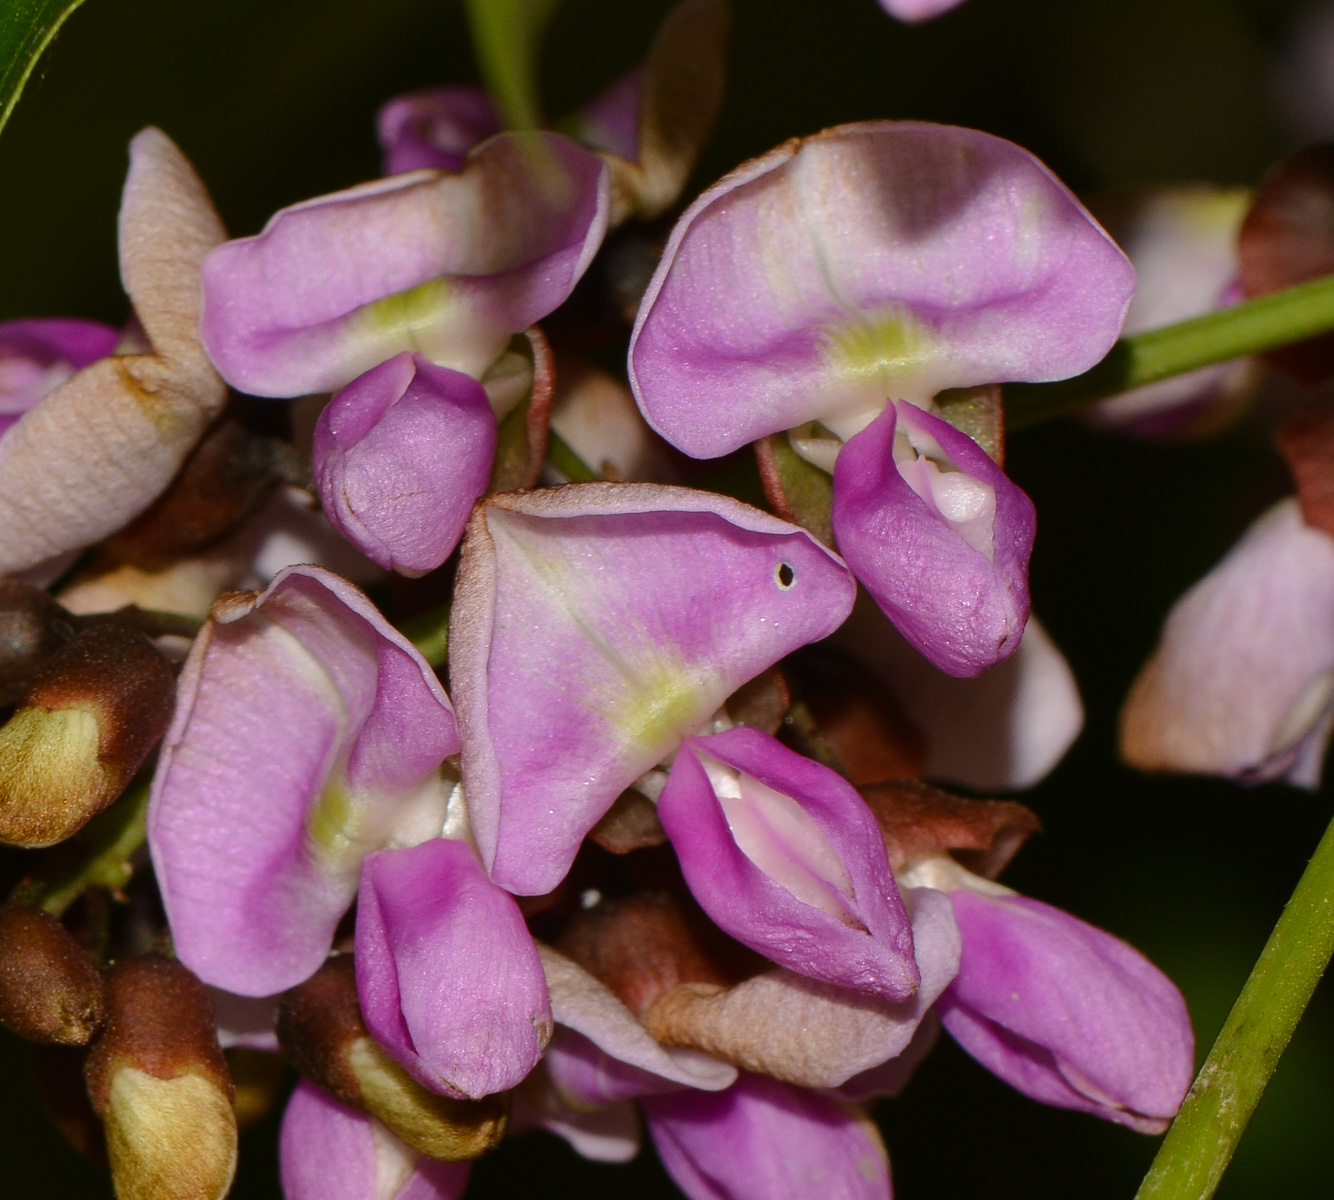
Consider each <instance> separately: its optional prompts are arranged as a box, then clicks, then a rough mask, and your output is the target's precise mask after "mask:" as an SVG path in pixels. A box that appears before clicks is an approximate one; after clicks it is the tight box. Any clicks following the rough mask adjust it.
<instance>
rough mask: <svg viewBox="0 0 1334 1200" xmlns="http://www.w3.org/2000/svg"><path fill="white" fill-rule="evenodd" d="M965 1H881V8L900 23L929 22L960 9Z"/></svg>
mask: <svg viewBox="0 0 1334 1200" xmlns="http://www.w3.org/2000/svg"><path fill="white" fill-rule="evenodd" d="M962 3H963V0H880V7H881V8H883V9H884V10H885V11H886V12H887V13H889V15H890V16H891V17H898V19H899V20H900V21H908V22H913V23H915V22H917V21H929V20H931V18H932V17H938V16H940V15H941V14H942V13H947V12H949V11H950V9H952V8H958V7H959V5H960V4H962Z"/></svg>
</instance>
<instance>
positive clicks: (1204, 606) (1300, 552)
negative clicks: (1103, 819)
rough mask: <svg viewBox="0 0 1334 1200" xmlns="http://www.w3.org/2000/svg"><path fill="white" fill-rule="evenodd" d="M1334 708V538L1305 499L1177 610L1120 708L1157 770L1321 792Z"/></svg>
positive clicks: (1129, 752)
mask: <svg viewBox="0 0 1334 1200" xmlns="http://www.w3.org/2000/svg"><path fill="white" fill-rule="evenodd" d="M1331 713H1334V539H1331V538H1330V537H1329V535H1328V534H1326V533H1322V532H1321V531H1320V530H1318V529H1312V528H1311V527H1310V526H1309V525H1307V524H1305V523H1304V522H1303V521H1302V516H1301V511H1300V509H1299V508H1298V505H1297V501H1296V500H1295V499H1288V500H1284V501H1281V502H1280V503H1279V504H1277V505H1275V506H1274V507H1273V508H1271V509H1270V510H1269V511H1268V512H1267V513H1265V514H1264V516H1262V517H1260V519H1259V520H1258V521H1256V522H1255V523H1254V524H1253V525H1252V526H1251V527H1250V529H1248V530H1247V531H1246V533H1245V534H1244V535H1243V536H1242V538H1241V540H1240V541H1239V542H1238V543H1237V544H1236V546H1234V547H1233V548H1232V550H1231V551H1230V552H1229V553H1228V554H1227V556H1226V557H1225V558H1224V559H1223V560H1222V562H1220V563H1219V564H1218V565H1217V566H1216V567H1214V569H1213V570H1212V571H1210V572H1209V574H1208V575H1206V576H1205V577H1204V578H1203V579H1202V580H1200V582H1199V583H1197V584H1196V585H1195V586H1194V587H1193V588H1191V589H1190V590H1189V591H1188V592H1186V594H1185V595H1183V596H1182V597H1181V598H1180V599H1179V600H1178V601H1177V602H1176V604H1175V605H1174V606H1173V608H1172V611H1171V613H1170V614H1169V615H1168V618H1167V621H1166V623H1165V624H1164V626H1163V633H1162V638H1161V639H1160V641H1159V644H1158V648H1157V649H1156V650H1155V651H1154V653H1153V656H1152V657H1151V658H1150V659H1149V661H1148V662H1147V663H1146V664H1145V665H1144V668H1143V669H1142V670H1141V671H1140V674H1139V677H1138V678H1137V679H1136V680H1135V683H1134V686H1133V687H1132V688H1131V690H1130V695H1129V696H1128V697H1127V698H1126V705H1125V708H1124V710H1123V711H1122V713H1121V754H1122V756H1123V757H1124V758H1125V759H1126V761H1127V762H1129V763H1130V764H1131V765H1132V766H1136V767H1140V768H1141V769H1144V770H1151V771H1190V772H1198V773H1203V774H1211V775H1230V776H1232V777H1233V778H1237V779H1241V780H1244V781H1248V782H1260V781H1262V780H1266V779H1278V778H1286V779H1288V780H1289V782H1291V783H1294V784H1296V785H1298V786H1302V787H1309V788H1315V787H1317V786H1318V785H1319V782H1320V769H1321V761H1322V759H1323V758H1324V750H1325V747H1326V745H1328V743H1329V737H1330V717H1331Z"/></svg>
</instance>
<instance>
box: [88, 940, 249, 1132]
mask: <svg viewBox="0 0 1334 1200" xmlns="http://www.w3.org/2000/svg"><path fill="white" fill-rule="evenodd" d="M106 989H107V991H106V1024H105V1025H104V1026H103V1028H102V1033H101V1035H100V1036H99V1037H98V1039H97V1041H96V1042H94V1043H93V1046H92V1049H91V1050H90V1051H89V1054H88V1062H87V1066H86V1068H85V1070H86V1076H87V1079H88V1095H89V1097H90V1098H91V1100H92V1102H93V1107H94V1108H95V1109H96V1110H97V1111H98V1112H99V1113H100V1112H102V1111H103V1110H104V1109H105V1108H106V1105H107V1101H108V1098H109V1093H110V1090H111V1085H112V1082H113V1078H114V1075H115V1072H116V1070H118V1069H119V1068H120V1067H122V1066H128V1067H133V1068H135V1069H136V1070H139V1071H142V1072H144V1073H145V1074H148V1075H152V1076H153V1077H154V1078H156V1079H163V1080H172V1079H175V1078H177V1077H178V1076H180V1075H182V1074H184V1073H185V1072H187V1071H194V1072H197V1073H199V1074H203V1075H205V1076H206V1077H207V1078H208V1079H210V1080H211V1081H212V1083H213V1084H214V1085H215V1086H216V1087H217V1088H218V1089H219V1090H220V1091H221V1092H222V1093H223V1095H225V1096H226V1097H227V1099H228V1101H229V1102H230V1101H231V1100H232V1099H233V1098H234V1095H235V1089H234V1088H233V1086H232V1078H231V1074H230V1073H229V1072H228V1070H227V1062H226V1060H225V1059H224V1058H223V1055H222V1049H221V1048H220V1047H219V1046H218V1035H217V1031H216V1029H215V1027H214V1023H213V1003H212V1001H211V1000H210V999H209V995H208V989H207V988H206V987H205V986H204V985H203V983H201V982H200V980H199V978H198V977H197V976H196V975H195V974H194V972H193V971H191V970H190V969H189V968H188V967H186V966H183V965H182V964H181V963H179V962H175V961H174V960H172V959H169V958H164V957H162V956H161V955H159V954H145V955H143V956H142V957H140V958H130V959H124V960H122V961H121V962H118V963H116V965H115V966H113V967H112V968H111V969H110V970H109V971H108V972H107V975H106Z"/></svg>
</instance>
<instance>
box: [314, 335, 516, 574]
mask: <svg viewBox="0 0 1334 1200" xmlns="http://www.w3.org/2000/svg"><path fill="white" fill-rule="evenodd" d="M495 450H496V419H495V415H494V414H493V413H492V411H491V406H490V404H489V403H488V401H487V398H486V392H485V391H484V390H483V389H482V385H481V384H480V383H478V382H477V381H476V380H475V379H473V378H472V377H471V376H470V375H464V374H463V373H462V372H460V371H451V370H450V369H449V368H448V367H437V366H434V365H433V364H432V363H430V362H428V361H427V360H426V359H425V358H423V357H422V356H421V355H420V354H415V355H414V354H408V353H407V352H406V351H405V352H404V353H402V354H399V355H396V356H395V357H394V358H391V359H389V361H388V362H384V363H381V364H380V365H379V366H378V367H373V368H371V370H369V371H367V372H366V374H364V375H362V376H360V377H358V378H357V379H355V380H354V381H353V382H352V383H350V384H348V386H347V387H345V388H344V389H343V390H342V391H341V392H339V393H338V394H337V395H336V396H334V398H333V399H332V400H331V401H330V402H329V404H328V406H327V407H326V408H325V409H324V411H323V412H322V413H321V414H320V419H319V422H318V423H317V424H316V426H315V445H314V455H313V461H312V466H313V468H314V472H315V482H316V485H317V486H318V488H319V492H320V499H321V501H322V502H323V504H324V512H325V514H326V515H327V516H328V518H329V519H330V521H332V522H333V524H334V525H335V527H336V528H337V529H338V531H339V532H340V533H342V534H343V536H344V537H346V538H347V540H348V541H350V542H351V543H352V544H353V545H354V546H356V547H357V549H358V550H360V551H361V552H362V553H363V554H365V555H366V557H367V558H369V559H370V560H371V561H372V562H375V563H377V564H378V565H379V566H382V567H384V568H385V569H386V570H390V571H399V572H401V573H402V574H404V575H410V576H416V575H424V574H426V572H427V571H432V570H434V569H435V568H436V567H438V566H439V565H440V564H441V563H442V562H444V561H445V559H446V558H448V557H449V555H450V554H451V553H452V552H453V549H454V547H455V546H456V545H458V540H459V538H460V537H462V536H463V527H464V525H465V524H466V523H467V520H468V514H469V513H470V512H472V506H473V503H474V502H475V501H476V499H477V497H478V496H480V495H481V494H482V493H483V492H484V491H485V490H486V485H487V481H488V480H489V479H490V478H491V460H492V458H493V456H494V455H495Z"/></svg>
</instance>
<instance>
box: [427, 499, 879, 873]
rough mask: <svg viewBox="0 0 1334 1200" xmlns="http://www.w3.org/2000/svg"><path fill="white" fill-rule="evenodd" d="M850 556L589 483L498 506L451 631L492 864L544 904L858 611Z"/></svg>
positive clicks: (731, 504) (706, 502) (467, 550)
mask: <svg viewBox="0 0 1334 1200" xmlns="http://www.w3.org/2000/svg"><path fill="white" fill-rule="evenodd" d="M852 595H853V584H852V580H851V577H850V576H849V575H848V573H847V569H846V568H845V567H844V566H843V563H842V562H841V560H839V559H838V558H836V557H835V556H833V555H832V554H830V553H829V552H828V551H827V550H825V549H824V548H823V547H822V546H820V545H819V544H818V543H817V542H816V541H815V540H814V539H812V538H811V537H810V536H809V535H808V534H806V533H805V532H803V531H801V530H798V529H797V528H796V527H794V526H791V525H788V524H786V523H784V522H782V521H779V520H777V519H776V518H774V517H770V516H767V515H765V514H763V513H761V512H759V511H757V510H755V509H752V508H749V507H748V506H746V505H743V504H740V503H738V502H736V501H733V500H727V499H724V498H723V497H720V496H712V495H709V494H707V493H704V492H699V491H692V490H689V489H683V488H670V487H657V486H654V485H648V484H620V485H616V484H584V485H574V486H569V487H564V488H549V489H545V490H543V491H540V492H535V493H530V494H514V495H509V496H500V497H493V498H492V499H491V500H490V501H488V502H487V503H486V504H485V505H483V506H482V507H481V508H480V509H479V510H478V511H477V513H476V514H475V515H474V517H473V519H472V521H471V523H470V525H469V532H468V535H467V538H466V539H465V542H464V558H463V562H462V565H461V566H460V570H459V581H458V586H457V590H456V592H455V600H454V609H453V612H452V614H451V618H450V645H451V654H450V660H451V661H450V677H451V680H452V683H453V688H454V692H455V696H456V698H457V701H458V705H459V715H460V721H461V728H462V729H463V731H464V732H463V738H464V755H463V774H464V785H465V787H466V789H467V793H468V805H469V809H470V811H471V814H472V819H473V825H474V829H475V832H476V835H477V841H478V846H479V847H480V849H481V853H482V858H483V862H484V863H487V864H489V867H490V870H491V873H492V877H493V878H494V879H495V880H496V882H498V883H499V884H501V886H503V887H506V888H508V889H510V890H511V891H514V892H518V893H523V894H536V893H542V892H546V891H549V890H550V889H551V888H552V887H554V886H555V885H556V883H558V882H559V881H560V879H561V878H562V877H563V876H564V874H565V872H566V871H567V870H568V868H569V865H570V863H571V861H572V860H573V858H574V855H575V852H576V850H577V849H578V846H579V842H580V840H581V839H582V838H583V836H584V834H585V833H587V832H588V830H589V829H590V828H591V827H592V826H593V824H594V823H595V822H596V821H597V819H598V818H599V817H600V816H601V815H602V814H603V813H604V812H605V811H606V810H607V809H608V808H609V807H610V806H611V804H612V802H613V801H614V800H615V799H616V797H617V796H618V795H619V794H620V793H621V791H623V790H624V789H625V788H626V787H627V786H629V785H630V784H631V783H633V782H634V780H635V779H637V778H638V777H639V776H640V775H641V774H643V773H644V772H645V771H646V770H648V769H649V768H650V767H652V766H654V765H655V764H657V763H659V762H661V761H662V760H663V759H664V758H666V757H668V756H669V755H670V754H671V753H672V752H673V751H674V750H675V749H676V747H677V745H678V744H679V742H680V740H681V738H682V737H685V736H687V735H689V734H691V733H694V732H696V731H697V730H699V729H700V728H701V726H703V725H704V724H705V723H706V722H707V721H708V720H709V718H710V717H711V716H712V715H713V713H714V712H715V711H716V710H717V709H718V707H719V706H720V705H721V704H722V702H723V700H724V699H726V698H727V696H729V695H730V694H731V693H732V692H733V691H735V690H736V688H737V687H739V686H740V685H741V684H742V683H744V682H745V681H746V680H748V679H751V678H753V677H754V676H755V675H757V674H758V673H759V672H760V671H762V670H764V668H765V667H767V666H769V665H771V664H772V663H774V662H776V661H777V660H778V659H779V658H781V657H782V656H783V655H784V654H787V653H790V652H791V651H792V650H794V649H795V648H796V647H797V646H800V645H804V644H805V643H806V642H809V641H815V640H817V639H818V638H821V637H824V636H826V635H827V634H829V633H830V632H832V631H833V630H834V629H835V628H836V627H837V626H838V625H839V624H840V623H841V622H842V620H843V618H844V617H845V616H846V615H847V613H848V611H849V610H850V608H851V606H852Z"/></svg>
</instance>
